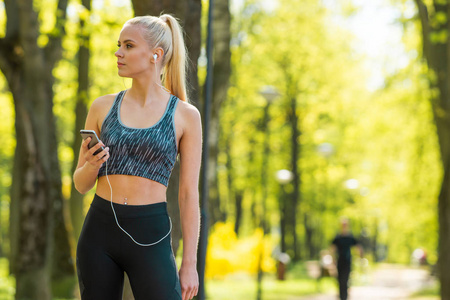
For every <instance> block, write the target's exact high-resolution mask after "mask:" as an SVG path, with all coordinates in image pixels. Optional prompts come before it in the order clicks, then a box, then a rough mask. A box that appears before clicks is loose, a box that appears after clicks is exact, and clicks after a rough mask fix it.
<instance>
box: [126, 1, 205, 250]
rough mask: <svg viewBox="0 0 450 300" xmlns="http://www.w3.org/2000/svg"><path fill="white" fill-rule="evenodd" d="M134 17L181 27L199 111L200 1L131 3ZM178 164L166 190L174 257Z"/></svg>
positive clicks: (191, 94) (191, 95) (178, 233)
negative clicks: (170, 19)
mask: <svg viewBox="0 0 450 300" xmlns="http://www.w3.org/2000/svg"><path fill="white" fill-rule="evenodd" d="M132 4H133V8H134V13H135V15H136V16H143V15H152V16H159V15H160V14H161V13H169V14H173V15H174V16H175V17H177V18H179V19H180V21H181V25H182V27H183V28H184V31H185V34H186V35H185V43H186V46H187V48H188V55H189V60H190V62H191V64H189V68H188V73H187V76H188V86H189V87H190V88H191V90H190V91H188V97H189V101H190V102H191V103H192V104H193V105H195V106H197V108H199V110H200V111H201V109H200V107H199V94H198V76H197V61H198V58H199V56H200V47H201V44H200V43H201V28H200V17H201V1H200V0H186V1H172V2H170V1H157V0H153V1H139V0H132ZM178 174H179V163H178V162H177V163H176V164H175V167H174V170H173V174H172V176H171V179H170V182H169V188H168V190H167V198H168V201H167V202H168V209H169V212H170V214H171V215H172V217H173V230H172V243H173V250H174V252H175V253H176V252H177V250H178V245H179V240H180V238H181V226H180V222H179V216H180V212H179V209H178V205H177V204H178V182H179V176H178Z"/></svg>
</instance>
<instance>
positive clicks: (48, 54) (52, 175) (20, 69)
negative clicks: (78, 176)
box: [0, 0, 74, 300]
mask: <svg viewBox="0 0 450 300" xmlns="http://www.w3.org/2000/svg"><path fill="white" fill-rule="evenodd" d="M66 7H67V1H66V0H60V1H59V2H58V8H57V9H58V13H55V15H57V16H58V17H57V20H56V25H55V33H54V34H53V35H50V36H49V42H48V44H47V46H45V47H43V48H41V47H38V44H37V38H38V36H39V34H40V33H39V24H38V18H37V13H36V12H35V11H34V8H33V3H32V1H31V0H20V1H12V0H5V9H6V14H7V24H6V35H5V37H4V38H2V39H0V69H1V70H2V72H3V73H4V75H5V77H6V79H7V81H8V85H9V89H10V91H11V93H12V95H13V99H14V105H15V111H16V119H15V127H16V138H17V146H16V150H15V158H14V173H13V183H12V187H11V250H12V253H11V259H10V261H11V271H12V272H13V273H14V275H15V276H16V299H39V300H40V299H51V296H52V295H51V294H52V293H51V279H52V271H53V272H54V273H53V275H54V276H55V277H56V276H57V277H58V279H61V280H66V279H69V280H72V281H73V279H74V277H73V276H74V269H73V262H72V261H71V259H70V251H69V243H68V239H67V231H66V227H65V222H64V215H63V214H62V209H63V199H62V192H61V174H60V168H59V162H58V155H57V154H58V153H57V149H58V148H57V139H56V125H55V120H54V116H53V111H52V109H53V91H52V88H53V82H54V78H53V75H52V70H53V67H54V65H55V63H56V62H57V61H58V60H59V59H60V57H61V53H62V47H61V38H62V35H63V34H64V22H65V15H66V14H65V12H66ZM53 241H54V242H53ZM56 270H57V271H56ZM55 277H53V278H55Z"/></svg>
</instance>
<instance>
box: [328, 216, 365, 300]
mask: <svg viewBox="0 0 450 300" xmlns="http://www.w3.org/2000/svg"><path fill="white" fill-rule="evenodd" d="M341 225H342V231H341V232H340V233H339V234H337V235H336V237H335V238H334V239H333V242H332V247H333V252H334V253H336V252H337V256H338V259H337V273H338V282H339V298H340V299H341V300H347V297H348V279H349V277H350V271H351V265H352V254H351V247H353V246H357V247H358V249H359V252H360V256H361V257H363V248H362V246H361V245H360V243H359V242H358V240H357V239H356V238H355V237H354V236H353V234H352V233H351V232H350V230H349V224H348V220H347V219H343V220H342V221H341Z"/></svg>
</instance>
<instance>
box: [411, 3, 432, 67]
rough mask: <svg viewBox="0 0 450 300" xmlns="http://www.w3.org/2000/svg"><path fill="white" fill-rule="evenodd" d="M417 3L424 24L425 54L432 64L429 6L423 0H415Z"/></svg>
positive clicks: (423, 40)
mask: <svg viewBox="0 0 450 300" xmlns="http://www.w3.org/2000/svg"><path fill="white" fill-rule="evenodd" d="M414 1H415V2H416V4H417V9H418V11H419V18H420V21H421V24H422V44H423V55H424V57H425V58H426V59H427V60H428V62H429V63H430V64H431V61H430V60H431V59H432V54H431V52H432V49H431V48H432V44H431V39H430V33H431V27H430V20H429V18H428V8H427V6H426V5H425V3H423V1H422V0H414Z"/></svg>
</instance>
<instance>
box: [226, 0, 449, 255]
mask: <svg viewBox="0 0 450 300" xmlns="http://www.w3.org/2000/svg"><path fill="white" fill-rule="evenodd" d="M294 4H295V3H293V2H291V1H280V2H279V5H278V7H277V8H276V9H275V10H274V11H269V12H267V11H265V10H264V9H263V6H262V2H261V3H259V2H257V1H248V2H246V3H245V4H244V5H243V6H242V7H240V10H239V11H235V12H234V14H233V15H234V27H233V32H234V38H233V47H232V51H233V52H232V53H233V55H232V62H233V75H232V86H231V88H230V90H229V99H228V101H227V102H226V103H225V105H224V106H223V107H222V108H221V109H222V114H221V134H222V139H221V149H222V153H221V154H220V155H219V164H220V165H221V166H224V167H221V168H220V169H219V170H218V171H219V180H220V187H221V193H222V199H226V200H225V201H227V204H226V207H228V208H229V214H228V216H229V219H230V220H234V218H235V215H234V199H233V195H234V194H233V193H234V191H233V189H234V190H242V191H243V193H244V204H243V207H244V220H243V224H244V229H243V232H242V234H243V236H245V235H248V234H251V232H252V230H251V228H253V226H256V224H257V219H258V216H259V215H260V212H261V200H260V199H261V197H262V187H261V173H262V170H261V162H262V159H263V155H266V153H263V148H262V145H263V140H264V138H265V134H266V133H265V132H263V131H262V130H261V128H262V127H261V122H262V119H263V109H264V106H265V105H266V104H265V100H264V98H263V97H262V96H261V95H260V94H259V90H260V89H261V87H262V86H264V85H273V86H275V87H276V88H277V89H278V91H279V92H280V94H281V96H280V97H279V98H278V99H276V100H275V101H274V103H273V104H271V107H270V123H269V131H270V133H269V134H270V137H269V139H270V155H269V164H268V169H267V170H266V172H267V174H268V175H267V176H268V192H269V195H268V202H269V203H268V211H269V213H268V216H267V217H268V218H269V223H270V224H271V227H272V232H273V233H275V234H276V233H277V232H278V230H279V229H278V222H279V216H278V213H277V212H278V197H279V195H280V193H279V190H280V187H279V184H278V183H277V182H276V179H275V176H274V175H275V172H276V171H277V170H279V169H290V168H291V167H290V156H291V153H290V128H289V127H288V126H287V110H288V109H289V101H290V99H291V98H292V97H294V98H296V99H297V107H298V115H299V116H300V119H301V121H300V124H299V129H300V131H301V133H302V134H301V136H300V140H299V141H298V143H299V144H300V146H301V147H300V156H301V158H300V160H299V161H298V162H297V163H298V166H299V168H300V174H301V182H302V186H301V189H302V190H301V192H302V194H301V199H300V205H299V207H298V208H297V209H298V212H299V217H298V218H299V220H298V222H297V224H298V225H297V226H298V232H300V236H299V238H300V239H301V244H302V249H303V251H306V244H305V238H306V237H305V233H304V232H305V227H304V224H303V215H307V216H308V219H309V222H310V226H311V228H312V230H313V233H314V237H313V239H314V243H316V245H317V247H318V249H321V248H326V247H328V245H329V242H330V241H331V239H332V237H333V236H334V234H335V233H336V231H337V230H338V218H339V217H340V216H342V215H346V216H348V217H349V218H350V219H351V220H352V225H353V226H352V227H353V230H354V232H355V234H356V235H359V234H360V232H361V230H362V229H364V230H365V231H366V232H367V233H368V235H369V237H370V239H372V240H373V239H375V238H377V242H378V243H379V244H383V245H387V247H388V248H389V252H388V259H389V260H390V261H400V262H408V261H409V258H410V255H411V252H412V251H413V250H414V248H417V247H424V248H425V249H426V250H427V252H428V253H429V257H430V258H431V260H432V261H435V259H436V252H435V249H436V246H437V245H436V241H437V216H436V209H435V207H436V205H437V192H438V186H439V181H440V176H441V170H440V167H439V151H438V143H437V140H436V135H435V128H434V125H433V120H432V114H431V110H430V105H429V101H428V99H429V97H430V92H429V91H428V89H427V85H426V75H425V74H426V72H425V70H424V68H423V65H422V64H421V62H420V61H418V55H417V52H418V51H419V50H418V49H420V45H419V41H420V33H419V31H418V28H417V27H416V24H414V23H407V24H405V26H404V32H405V34H404V42H405V47H406V51H407V55H408V56H409V57H410V64H409V65H408V66H407V67H406V68H405V69H403V70H399V71H398V72H396V73H394V74H393V73H392V71H391V73H389V74H388V73H387V74H386V83H385V86H384V87H382V88H380V89H379V90H377V91H374V92H372V91H369V90H368V88H367V87H366V82H367V81H366V78H367V75H366V74H367V70H365V69H364V68H363V64H362V63H363V62H364V59H365V58H364V57H363V56H360V55H358V54H357V53H356V52H355V51H354V50H353V49H352V47H351V41H352V39H353V38H352V36H351V34H350V33H348V32H346V31H344V30H343V29H342V28H341V27H339V25H338V24H336V23H335V22H334V21H333V18H332V17H331V15H330V14H329V12H327V10H326V9H325V8H323V7H321V6H320V5H319V3H318V2H317V1H313V0H310V1H303V2H302V4H301V9H291V8H292V7H295V5H294ZM323 143H329V144H331V145H333V149H334V151H333V153H332V155H330V156H323V155H321V154H320V153H319V152H318V150H317V149H318V146H319V145H321V144H323ZM229 160H232V165H233V169H231V170H227V168H226V167H225V166H226V165H227V163H228V161H229ZM229 174H231V175H232V183H231V185H229V183H228V182H227V181H228V178H229V176H228V175H229ZM348 179H357V180H358V181H357V182H358V183H359V185H358V186H357V187H356V189H354V190H351V189H347V188H346V186H345V182H346V181H347V180H348ZM230 188H231V189H230ZM286 191H287V192H288V193H289V192H290V191H292V186H291V185H290V184H288V185H287V186H286ZM230 208H231V209H230ZM292 209H294V208H292ZM413 216H414V217H413ZM412 218H413V219H414V222H412V221H411V219H412ZM313 255H318V253H317V252H316V253H315V254H313Z"/></svg>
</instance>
